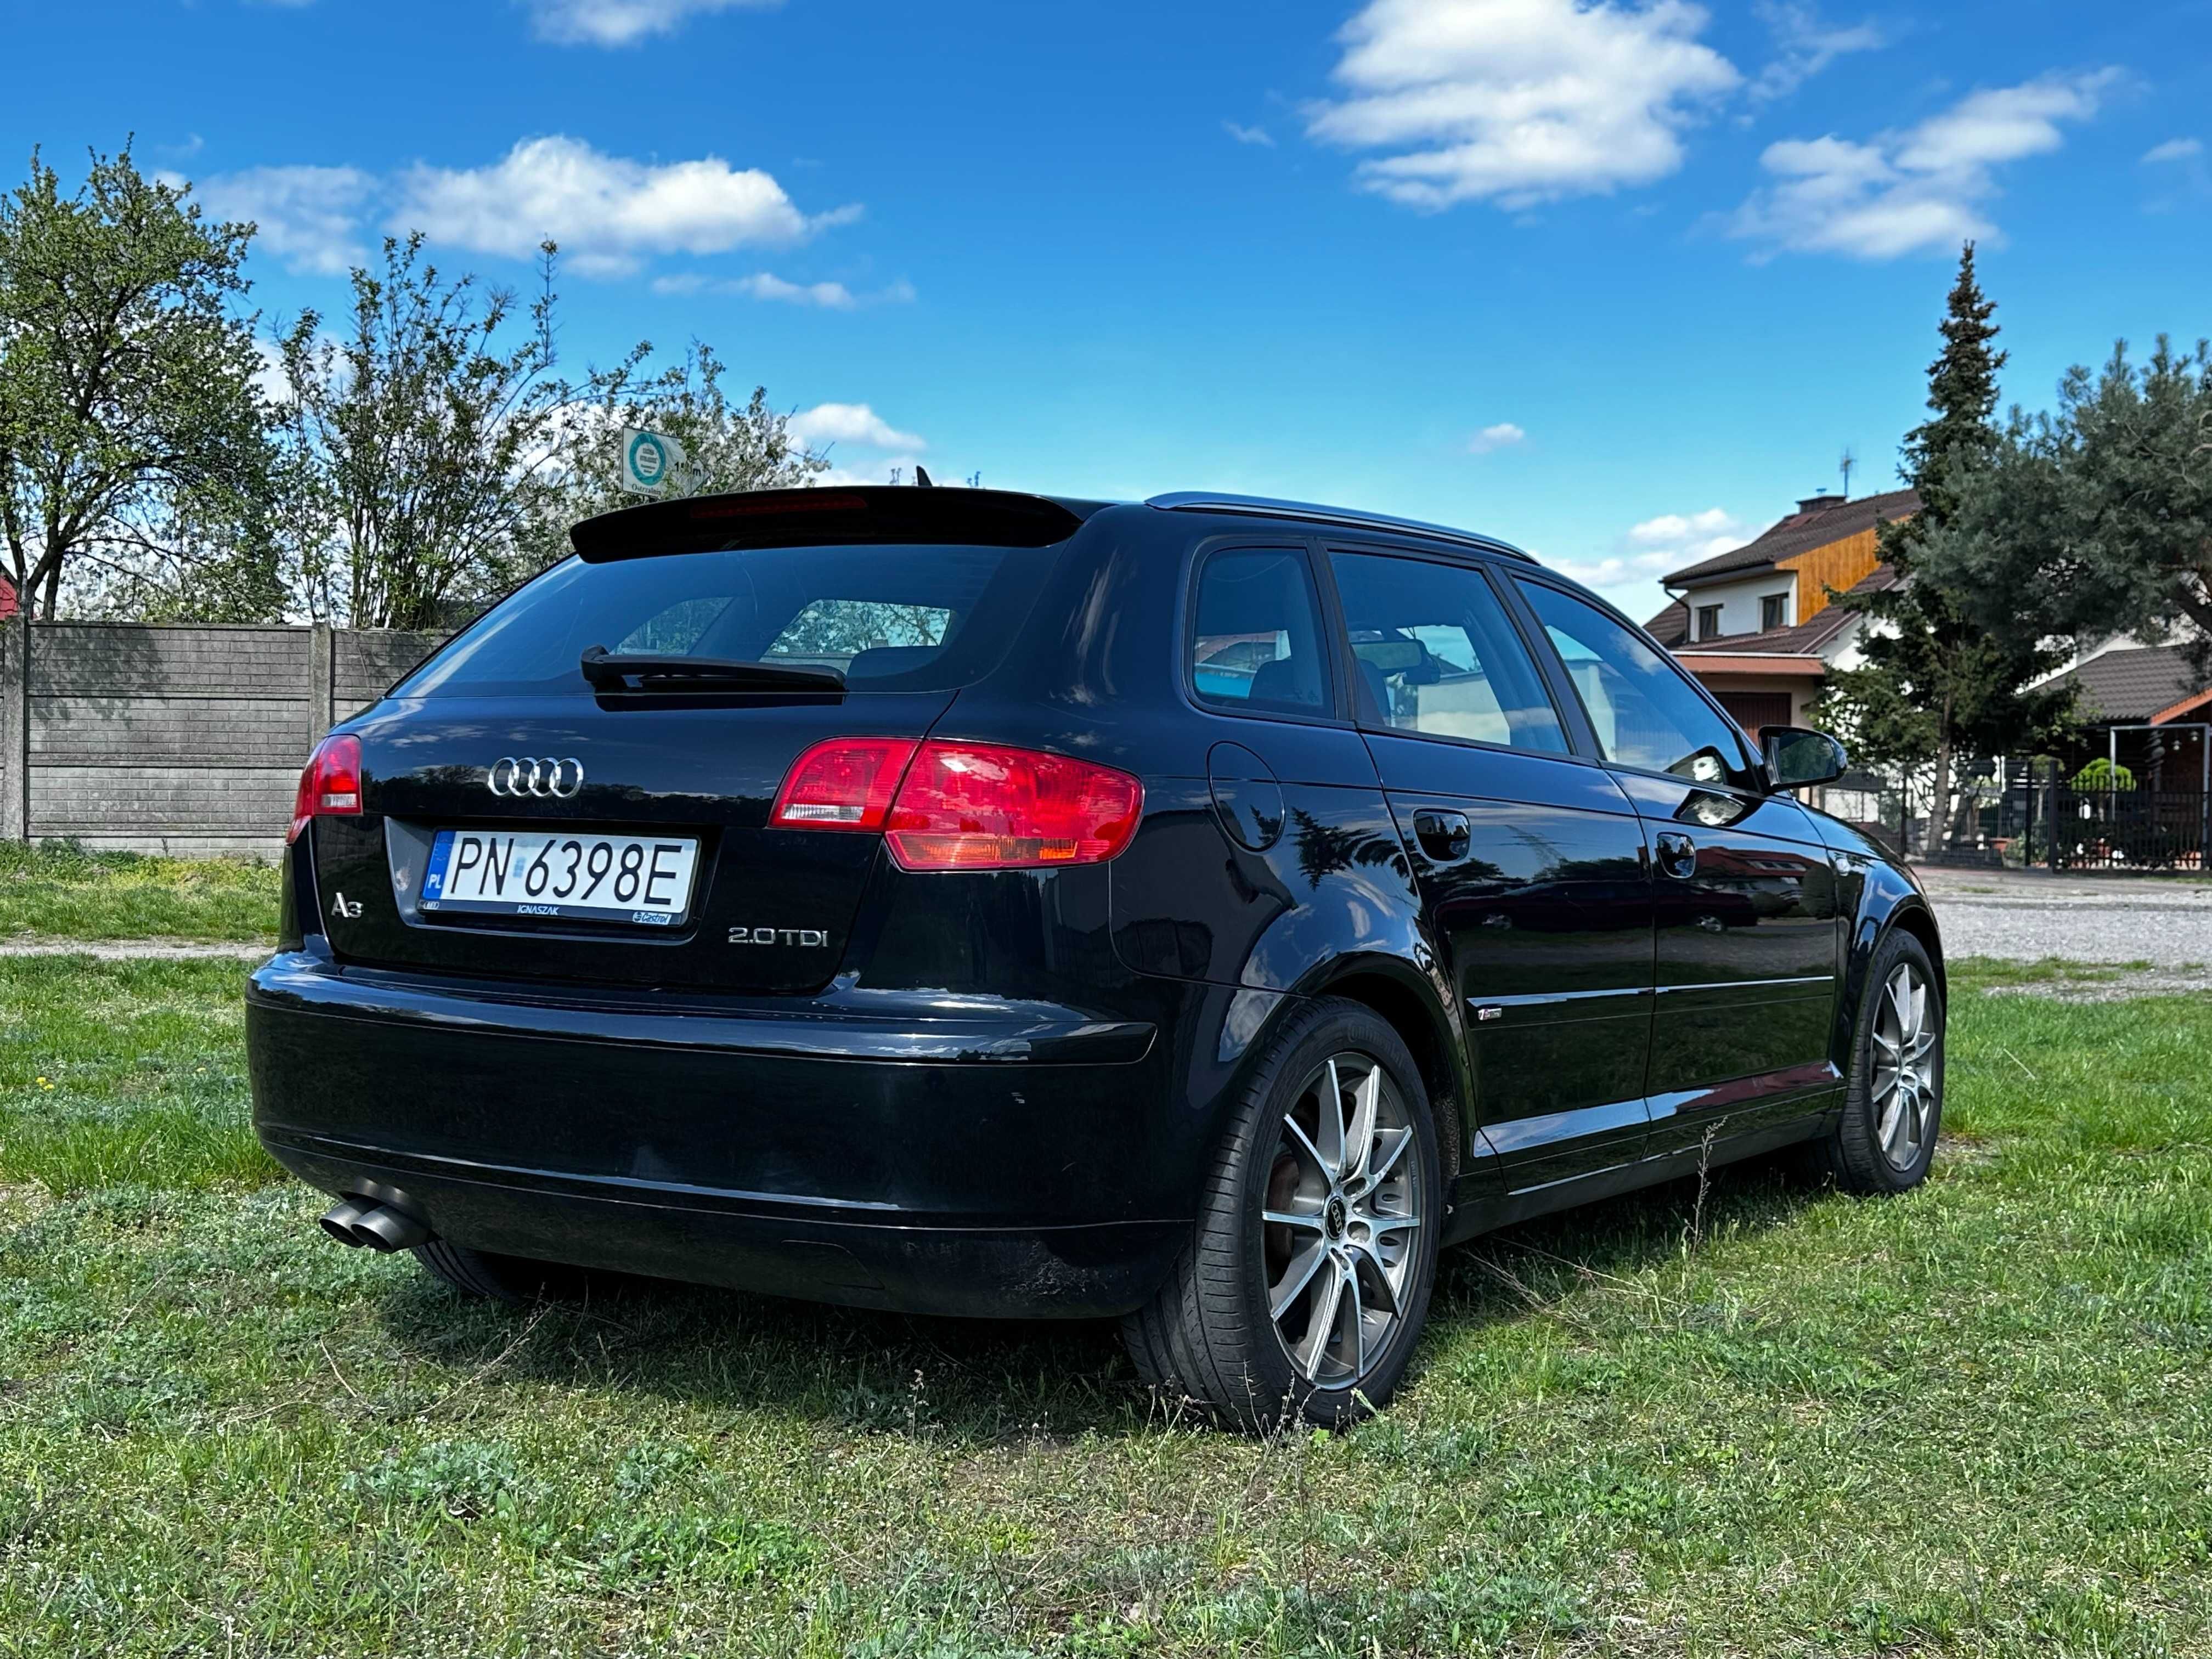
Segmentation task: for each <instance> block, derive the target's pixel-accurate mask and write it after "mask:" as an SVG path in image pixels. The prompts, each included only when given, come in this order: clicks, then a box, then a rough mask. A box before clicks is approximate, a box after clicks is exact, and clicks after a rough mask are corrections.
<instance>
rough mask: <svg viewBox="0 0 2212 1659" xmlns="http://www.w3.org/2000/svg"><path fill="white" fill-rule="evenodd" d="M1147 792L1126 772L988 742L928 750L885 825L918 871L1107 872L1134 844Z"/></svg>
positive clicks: (905, 862)
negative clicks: (1098, 867) (1071, 868)
mask: <svg viewBox="0 0 2212 1659" xmlns="http://www.w3.org/2000/svg"><path fill="white" fill-rule="evenodd" d="M1144 803H1145V787H1144V785H1142V784H1141V783H1139V782H1138V781H1137V780H1136V779H1134V778H1133V777H1131V776H1130V775H1128V774H1127V773H1126V772H1116V771H1115V770H1114V769H1111V768H1110V767H1104V766H1094V765H1092V764H1091V763H1090V762H1088V761H1079V760H1070V759H1068V758H1067V757H1066V756H1064V755H1041V754H1038V753H1036V751H1034V750H1028V749H1002V748H1000V747H998V746H996V745H995V744H980V743H926V744H922V746H921V753H920V754H918V755H916V756H915V759H914V764H913V765H912V766H910V767H908V769H907V774H906V781H905V782H904V783H903V784H902V785H900V786H899V792H898V799H897V800H896V801H895V802H893V803H892V805H891V815H890V823H888V824H887V825H885V826H884V828H885V834H886V836H887V837H888V839H889V840H890V848H891V856H892V857H893V858H895V859H896V860H898V861H899V863H900V864H901V865H902V866H903V867H905V868H906V869H908V870H1015V869H1023V868H1028V867H1032V866H1053V865H1061V864H1103V863H1104V862H1105V861H1106V860H1108V859H1110V858H1112V857H1113V856H1114V855H1115V854H1116V853H1118V852H1120V851H1121V849H1122V848H1124V847H1127V845H1128V844H1129V837H1130V836H1133V835H1134V834H1136V832H1137V817H1138V814H1139V811H1141V810H1142V808H1143V806H1144Z"/></svg>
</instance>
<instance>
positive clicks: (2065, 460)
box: [1931, 337, 2212, 652]
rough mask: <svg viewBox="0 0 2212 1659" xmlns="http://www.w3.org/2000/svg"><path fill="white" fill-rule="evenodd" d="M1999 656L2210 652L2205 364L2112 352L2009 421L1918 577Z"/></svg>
mask: <svg viewBox="0 0 2212 1659" xmlns="http://www.w3.org/2000/svg"><path fill="white" fill-rule="evenodd" d="M1931 568H1934V569H1936V571H1937V573H1938V574H1939V575H1940V577H1941V579H1942V580H1944V581H1945V582H1946V583H1947V585H1949V586H1953V587H1954V588H1955V589H1957V591H1959V592H1960V593H1962V594H1965V595H1967V596H1968V599H1967V603H1968V605H1969V607H1970V609H1971V611H1972V614H1973V616H1974V617H1975V618H1976V620H1977V621H1978V622H1980V623H1982V624H1983V625H1984V627H1986V628H1988V629H1990V632H1991V633H1993V634H1996V635H2000V636H2002V637H2004V638H2007V639H2008V640H2015V641H2019V640H2033V639H2036V638H2039V637H2044V636H2048V635H2087V636H2090V637H2100V636H2109V635H2114V634H2136V635H2148V636H2151V637H2157V636H2160V635H2167V634H2174V633H2178V634H2181V635H2193V636H2194V639H2195V641H2196V643H2197V646H2198V647H2199V649H2200V652H2203V651H2207V650H2208V649H2212V349H2209V348H2208V346H2207V345H2206V344H2205V343H2203V342H2199V343H2198V344H2197V349H2195V350H2194V351H2192V352H2188V353H2180V352H2177V351H2175V350H2174V349H2173V347H2172V344H2171V343H2169V342H2168V341H2166V339H2165V338H2164V337H2160V340H2159V342H2158V343H2157V345H2156V347H2155V349H2154V350H2153V351H2152V352H2151V355H2150V356H2149V357H2148V359H2146V360H2145V361H2144V362H2142V363H2141V364H2140V365H2137V364H2135V363H2131V362H2130V361H2129V359H2128V349H2127V343H2126V342H2125V341H2122V342H2120V343H2118V345H2116V346H2115V347H2114V348H2113V349H2112V356H2111V357H2110V358H2109V359H2107V360H2106V363H2105V366H2104V368H2103V369H2102V370H2100V372H2099V373H2097V374H2094V375H2092V374H2091V373H2090V372H2089V370H2088V369H2087V368H2081V367H2076V368H2073V369H2070V370H2069V371H2068V372H2067V374H2066V377H2065V379H2064V380H2062V381H2061V382H2060V384H2059V388H2058V407H2057V410H2056V411H2055V412H2053V413H2047V414H2035V415H2026V414H2022V413H2021V412H2020V411H2019V410H2015V411H2014V413H2013V416H2012V419H2011V422H2009V424H2008V427H2007V429H2006V432H2005V434H2004V438H2003V441H2002V444H2001V445H2000V446H1999V447H1998V448H1997V450H1996V453H1995V455H1994V456H1993V458H1992V461H1991V464H1990V465H1989V466H1988V467H1986V468H1985V469H1984V471H1982V472H1980V473H1979V474H1978V475H1977V476H1976V477H1974V478H1973V479H1972V481H1971V483H1970V484H1969V486H1968V487H1967V488H1966V490H1965V491H1964V492H1963V495H1962V500H1961V503H1960V512H1959V515H1958V519H1957V521H1956V528H1955V533H1954V535H1953V536H1951V537H1949V538H1947V539H1946V543H1945V545H1944V547H1943V549H1942V553H1941V556H1940V559H1939V560H1938V561H1937V562H1935V563H1934V564H1933V565H1932V567H1931Z"/></svg>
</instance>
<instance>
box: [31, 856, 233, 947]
mask: <svg viewBox="0 0 2212 1659" xmlns="http://www.w3.org/2000/svg"><path fill="white" fill-rule="evenodd" d="M275 933H276V867H275V866H273V865H271V864H269V863H267V862H265V861H263V860H252V859H175V858H152V857H146V856H143V855H141V854H135V853H92V852H87V851H86V850H85V849H84V848H82V847H79V846H77V845H76V843H75V842H66V841H46V842H37V843H35V844H33V845H32V846H29V847H25V846H23V845H21V843H19V842H0V939H7V938H9V936H10V935H21V934H29V935H33V936H37V937H45V938H55V939H204V940H214V939H240V940H247V939H266V938H270V937H272V936H273V935H274V934H275Z"/></svg>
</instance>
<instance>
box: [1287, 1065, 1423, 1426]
mask: <svg viewBox="0 0 2212 1659" xmlns="http://www.w3.org/2000/svg"><path fill="white" fill-rule="evenodd" d="M1422 1186H1423V1182H1422V1179H1421V1161H1420V1158H1419V1155H1418V1154H1417V1152H1416V1151H1415V1149H1414V1146H1413V1119H1412V1116H1411V1115H1410V1113H1409V1112H1408V1111H1407V1107H1406V1103H1405V1100H1404V1098H1403V1097H1401V1095H1400V1094H1399V1092H1398V1091H1397V1089H1396V1087H1395V1085H1393V1084H1392V1083H1391V1081H1390V1078H1389V1073H1386V1072H1385V1071H1384V1070H1383V1067H1382V1066H1381V1065H1380V1064H1379V1063H1378V1062H1377V1061H1376V1060H1375V1059H1374V1057H1373V1056H1372V1055H1369V1054H1358V1053H1355V1052H1352V1051H1349V1050H1347V1051H1346V1052H1344V1053H1341V1054H1334V1055H1331V1056H1330V1057H1329V1058H1328V1060H1325V1061H1323V1062H1322V1064H1321V1065H1320V1066H1317V1067H1316V1068H1315V1070H1314V1072H1313V1073H1312V1074H1311V1075H1310V1077H1308V1078H1307V1079H1306V1080H1305V1082H1304V1085H1302V1086H1301V1087H1300V1088H1299V1090H1298V1091H1297V1095H1296V1096H1295V1097H1293V1098H1292V1100H1291V1107H1290V1109H1289V1110H1288V1111H1287V1112H1285V1114H1284V1115H1283V1121H1282V1131H1281V1136H1280V1139H1279V1142H1278V1144H1277V1146H1276V1151H1275V1158H1274V1163H1273V1167H1272V1168H1271V1170H1270V1171H1269V1175H1268V1182H1267V1206H1266V1208H1265V1209H1264V1210H1263V1211H1262V1212H1261V1217H1260V1226H1261V1243H1262V1253H1263V1257H1264V1260H1265V1262H1266V1273H1267V1312H1268V1316H1269V1317H1270V1318H1271V1319H1272V1320H1273V1322H1274V1326H1275V1334H1276V1336H1277V1337H1278V1338H1279V1340H1280V1341H1281V1342H1282V1345H1283V1351H1284V1352H1285V1354H1287V1355H1288V1356H1289V1357H1290V1361H1291V1365H1292V1366H1293V1367H1294V1368H1295V1369H1296V1370H1297V1373H1298V1375H1299V1376H1302V1377H1304V1379H1305V1381H1306V1382H1308V1383H1311V1384H1313V1385H1314V1386H1315V1387H1317V1388H1324V1389H1343V1388H1349V1387H1352V1385H1354V1384H1356V1383H1358V1381H1359V1380H1360V1379H1361V1378H1362V1377H1364V1376H1366V1375H1367V1373H1368V1371H1369V1370H1370V1368H1371V1366H1372V1365H1373V1364H1374V1362H1375V1361H1376V1359H1378V1358H1380V1357H1381V1355H1382V1353H1383V1350H1384V1349H1385V1348H1386V1347H1387V1346H1389V1341H1390V1339H1391V1337H1392V1335H1393V1334H1395V1329H1396V1328H1397V1325H1398V1323H1399V1322H1400V1320H1401V1317H1402V1316H1403V1313H1404V1309H1405V1305H1406V1300H1407V1296H1408V1294H1409V1293H1410V1291H1411V1290H1412V1280H1413V1273H1414V1268H1415V1264H1416V1263H1417V1262H1418V1261H1419V1258H1420V1248H1419V1229H1420V1228H1421V1227H1423V1226H1425V1225H1428V1217H1427V1214H1426V1206H1427V1204H1428V1197H1429V1195H1428V1194H1426V1193H1425V1192H1424V1191H1423V1190H1422Z"/></svg>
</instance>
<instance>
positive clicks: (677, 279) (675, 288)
mask: <svg viewBox="0 0 2212 1659" xmlns="http://www.w3.org/2000/svg"><path fill="white" fill-rule="evenodd" d="M653 292H654V293H655V294H732V295H739V296H741V297H743V298H745V299H748V300H778V301H782V302H783V303H784V304H786V305H794V306H818V307H822V308H823V309H824V310H827V311H857V310H859V309H860V307H862V306H872V305H908V304H911V303H912V302H913V301H914V299H915V291H914V284H913V283H909V282H906V281H904V280H901V281H899V282H896V283H891V284H890V286H889V287H887V288H881V289H877V290H876V291H875V292H873V293H872V294H855V293H854V292H853V290H852V289H849V288H848V287H846V286H845V284H844V283H793V282H787V281H785V280H784V278H782V277H781V276H776V275H775V273H774V272H772V271H766V270H763V271H756V272H755V273H754V274H753V275H752V276H702V275H701V274H700V273H699V272H697V271H684V272H681V273H679V274H678V275H676V276H656V277H654V278H653Z"/></svg>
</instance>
